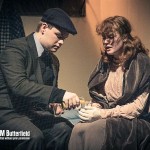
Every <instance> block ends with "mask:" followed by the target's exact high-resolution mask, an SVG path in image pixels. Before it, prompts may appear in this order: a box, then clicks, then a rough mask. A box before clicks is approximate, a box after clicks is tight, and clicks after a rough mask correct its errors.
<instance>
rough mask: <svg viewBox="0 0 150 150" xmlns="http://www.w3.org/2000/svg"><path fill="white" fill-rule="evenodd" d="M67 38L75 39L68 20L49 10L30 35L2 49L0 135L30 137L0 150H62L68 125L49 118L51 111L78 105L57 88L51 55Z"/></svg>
mask: <svg viewBox="0 0 150 150" xmlns="http://www.w3.org/2000/svg"><path fill="white" fill-rule="evenodd" d="M69 33H71V34H73V35H74V34H76V33H77V31H76V29H75V27H74V25H73V23H72V21H71V20H70V18H69V16H68V15H67V14H66V13H65V12H64V11H63V10H61V9H58V8H52V9H48V10H47V11H45V13H44V14H43V16H42V19H41V21H40V23H39V25H38V26H37V29H36V32H35V33H32V34H30V35H29V36H27V37H23V38H20V39H16V40H12V41H10V42H9V43H8V44H7V45H6V48H5V50H4V51H3V52H2V54H1V57H0V65H1V71H0V130H2V131H5V130H9V131H15V132H20V131H29V132H30V140H16V141H12V140H11V141H6V140H3V141H2V140H1V141H0V146H1V147H2V146H3V147H7V149H15V148H16V149H17V150H23V149H27V150H43V149H51V150H53V149H55V150H65V149H67V144H68V140H69V137H70V134H71V130H72V124H71V123H70V122H69V121H68V120H67V119H64V118H62V117H54V116H53V115H52V114H51V113H50V105H51V104H53V103H55V104H56V103H60V104H61V103H65V106H66V107H67V109H71V108H75V107H76V106H78V105H79V97H78V96H77V95H76V94H75V93H71V92H68V91H65V90H63V89H59V88H58V87H57V79H58V71H59V61H58V59H57V57H56V56H55V55H54V54H53V53H54V52H56V51H57V50H58V49H59V48H60V47H61V45H62V44H63V42H64V39H66V38H67V37H68V35H69ZM6 145H7V146H6Z"/></svg>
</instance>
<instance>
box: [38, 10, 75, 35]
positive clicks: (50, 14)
mask: <svg viewBox="0 0 150 150" xmlns="http://www.w3.org/2000/svg"><path fill="white" fill-rule="evenodd" d="M41 21H43V22H46V23H49V24H51V25H53V26H55V27H56V28H57V27H58V28H60V29H63V30H65V31H67V32H68V33H71V34H73V35H74V34H77V31H76V28H75V27H74V25H73V23H72V21H71V19H70V17H69V16H68V14H67V13H66V12H64V11H63V10H62V9H60V8H50V9H48V10H46V11H45V12H44V14H43V16H42V18H41Z"/></svg>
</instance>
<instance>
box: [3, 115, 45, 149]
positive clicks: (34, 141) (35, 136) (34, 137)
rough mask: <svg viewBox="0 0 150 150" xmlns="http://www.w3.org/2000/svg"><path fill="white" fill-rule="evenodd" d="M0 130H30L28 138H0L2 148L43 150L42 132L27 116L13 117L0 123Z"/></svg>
mask: <svg viewBox="0 0 150 150" xmlns="http://www.w3.org/2000/svg"><path fill="white" fill-rule="evenodd" d="M0 130H5V131H6V130H9V131H10V132H11V131H30V140H0V148H1V149H2V150H15V149H16V150H44V149H45V148H44V147H45V146H44V136H43V133H42V132H41V131H40V130H39V129H38V128H37V127H36V126H35V125H34V124H33V123H31V122H30V121H29V120H28V119H27V118H25V117H19V118H13V119H10V120H8V121H6V122H5V123H3V124H0Z"/></svg>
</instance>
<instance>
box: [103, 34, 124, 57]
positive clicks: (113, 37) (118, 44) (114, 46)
mask: <svg viewBox="0 0 150 150" xmlns="http://www.w3.org/2000/svg"><path fill="white" fill-rule="evenodd" d="M102 38H103V40H102V41H103V46H104V48H105V51H106V53H107V54H108V55H113V56H114V57H119V56H120V55H121V54H122V52H123V40H122V38H121V36H120V34H119V33H118V32H110V33H108V34H107V35H102Z"/></svg>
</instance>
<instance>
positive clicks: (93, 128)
mask: <svg viewBox="0 0 150 150" xmlns="http://www.w3.org/2000/svg"><path fill="white" fill-rule="evenodd" d="M105 129H106V119H99V120H96V121H94V122H89V123H78V124H77V125H75V126H74V128H73V130H72V134H71V137H70V141H69V150H101V148H102V146H103V145H104V144H105V136H106V133H105ZM108 150H109V149H108ZM110 150H111V149H110Z"/></svg>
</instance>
